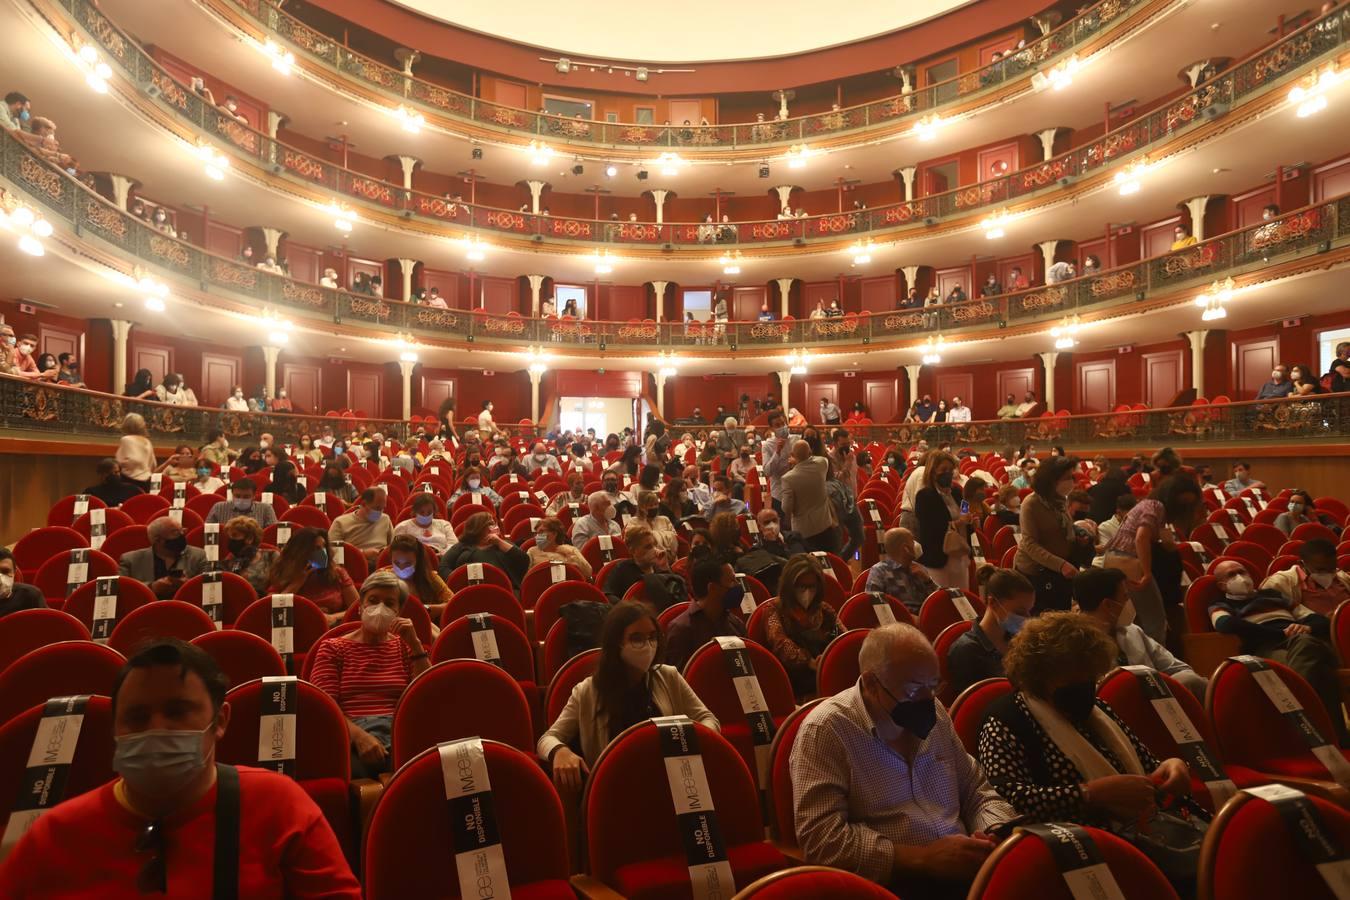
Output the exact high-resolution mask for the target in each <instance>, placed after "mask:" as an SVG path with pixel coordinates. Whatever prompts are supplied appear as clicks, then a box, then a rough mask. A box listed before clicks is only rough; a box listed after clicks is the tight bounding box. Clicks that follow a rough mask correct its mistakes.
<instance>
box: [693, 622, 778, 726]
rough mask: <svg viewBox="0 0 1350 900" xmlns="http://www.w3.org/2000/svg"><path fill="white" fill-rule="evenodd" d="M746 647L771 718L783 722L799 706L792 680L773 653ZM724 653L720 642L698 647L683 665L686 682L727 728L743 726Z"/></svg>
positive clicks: (747, 643) (755, 646)
mask: <svg viewBox="0 0 1350 900" xmlns="http://www.w3.org/2000/svg"><path fill="white" fill-rule="evenodd" d="M743 643H744V644H745V650H746V652H747V653H749V654H750V664H751V665H752V666H754V668H755V678H756V680H758V681H759V689H760V691H761V692H762V693H763V694H764V702H765V703H767V704H768V705H769V714H770V715H772V716H773V719H774V721H775V722H778V721H781V720H782V719H783V718H784V717H785V716H787V715H788V714H789V713H791V712H792V710H793V709H794V708H795V707H796V706H797V700H796V698H795V697H794V696H793V693H792V680H791V679H790V678H788V673H787V670H786V669H784V668H783V664H782V663H781V662H779V661H778V657H776V656H774V655H773V653H771V652H770V651H769V650H767V649H765V648H764V647H762V646H761V645H759V644H756V643H755V642H754V641H744V642H743ZM724 653H725V651H723V650H722V646H721V645H720V644H719V643H718V642H717V641H709V642H708V643H706V644H704V645H703V646H702V647H699V648H698V649H697V650H695V651H694V652H693V653H692V654H691V655H690V657H689V661H688V662H686V663H685V664H684V680H685V681H686V682H688V683H689V686H690V687H691V688H693V689H694V693H695V694H697V695H698V698H699V699H700V700H702V701H703V703H704V705H705V706H707V707H708V709H709V710H710V711H711V712H712V714H713V715H715V716H717V719H718V721H720V722H722V723H723V726H724V727H725V725H727V724H728V723H732V722H739V723H744V722H745V712H744V711H743V710H742V709H741V700H740V695H739V694H738V693H737V690H736V684H735V682H734V681H733V680H732V673H731V670H730V668H729V667H728V665H727V660H726V659H724V658H723V656H724Z"/></svg>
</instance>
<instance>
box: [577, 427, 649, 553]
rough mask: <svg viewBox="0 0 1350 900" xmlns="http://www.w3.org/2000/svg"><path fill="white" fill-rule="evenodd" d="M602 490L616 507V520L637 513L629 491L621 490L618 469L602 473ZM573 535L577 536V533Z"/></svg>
mask: <svg viewBox="0 0 1350 900" xmlns="http://www.w3.org/2000/svg"><path fill="white" fill-rule="evenodd" d="M610 437H613V435H610ZM635 449H636V448H635ZM600 490H602V491H603V492H604V493H605V496H606V497H608V498H609V502H610V504H611V505H612V506H613V507H614V516H615V518H617V517H619V516H631V515H632V514H633V513H634V512H635V511H636V509H637V507H636V505H634V502H633V497H632V495H631V494H629V493H628V492H627V491H620V490H619V472H618V471H617V469H607V470H605V471H604V472H603V473H601V475H600ZM573 534H575V531H574V532H573ZM573 543H576V541H573Z"/></svg>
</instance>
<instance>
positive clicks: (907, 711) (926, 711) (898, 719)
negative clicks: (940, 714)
mask: <svg viewBox="0 0 1350 900" xmlns="http://www.w3.org/2000/svg"><path fill="white" fill-rule="evenodd" d="M887 693H890V692H889V691H887ZM892 696H894V695H892ZM891 721H892V722H894V723H895V724H896V725H898V726H900V727H901V728H903V729H905V730H906V731H908V732H909V733H910V734H912V735H914V736H915V737H916V738H918V739H919V740H921V741H922V740H924V739H925V738H927V737H928V733H929V732H930V731H932V730H933V726H934V725H936V724H937V705H936V701H935V700H934V699H933V698H932V697H929V698H928V699H926V700H897V701H896V703H895V705H894V706H892V707H891Z"/></svg>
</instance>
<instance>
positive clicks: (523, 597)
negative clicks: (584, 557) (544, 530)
mask: <svg viewBox="0 0 1350 900" xmlns="http://www.w3.org/2000/svg"><path fill="white" fill-rule="evenodd" d="M554 566H561V567H562V568H560V569H559V570H558V581H585V580H586V576H585V575H583V574H581V570H580V569H578V568H577V567H576V566H572V565H568V564H567V563H540V564H538V565H536V566H533V567H531V568H530V570H529V571H528V572H526V573H525V577H524V578H523V579H521V582H520V605H521V606H523V607H524V608H525V609H534V605H535V603H537V602H538V600H539V595H540V594H542V593H543V592H544V591H546V590H548V589H549V588H550V587H552V586H553V585H554V584H555V583H556V582H555V581H554V572H553V567H554Z"/></svg>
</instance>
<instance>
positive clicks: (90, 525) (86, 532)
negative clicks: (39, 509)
mask: <svg viewBox="0 0 1350 900" xmlns="http://www.w3.org/2000/svg"><path fill="white" fill-rule="evenodd" d="M102 515H103V537H102V538H100V537H98V536H96V535H95V534H94V531H95V525H94V518H95V516H94V510H92V509H91V510H90V511H89V512H87V513H85V514H84V515H82V516H80V517H79V518H78V519H76V520H75V521H74V522H72V523H71V525H70V527H71V529H73V530H74V531H75V533H76V534H78V535H79V536H80V537H82V538H84V540H85V542H86V543H88V544H89V546H91V547H94V549H96V550H97V549H98V548H99V547H101V546H103V540H104V538H106V537H107V536H108V535H110V534H112V533H113V532H114V531H116V530H117V529H119V528H125V527H127V526H128V525H135V524H136V523H135V522H134V521H132V518H131V516H129V515H127V514H126V513H124V512H122V510H120V509H118V508H117V507H115V506H112V507H109V508H107V509H105V510H102ZM196 524H198V525H200V524H201V523H200V522H197V523H196ZM184 527H187V526H186V519H185V524H184ZM15 549H16V550H17V549H18V548H17V547H16V548H15ZM17 555H18V554H17V553H16V554H15V556H16V557H17Z"/></svg>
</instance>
